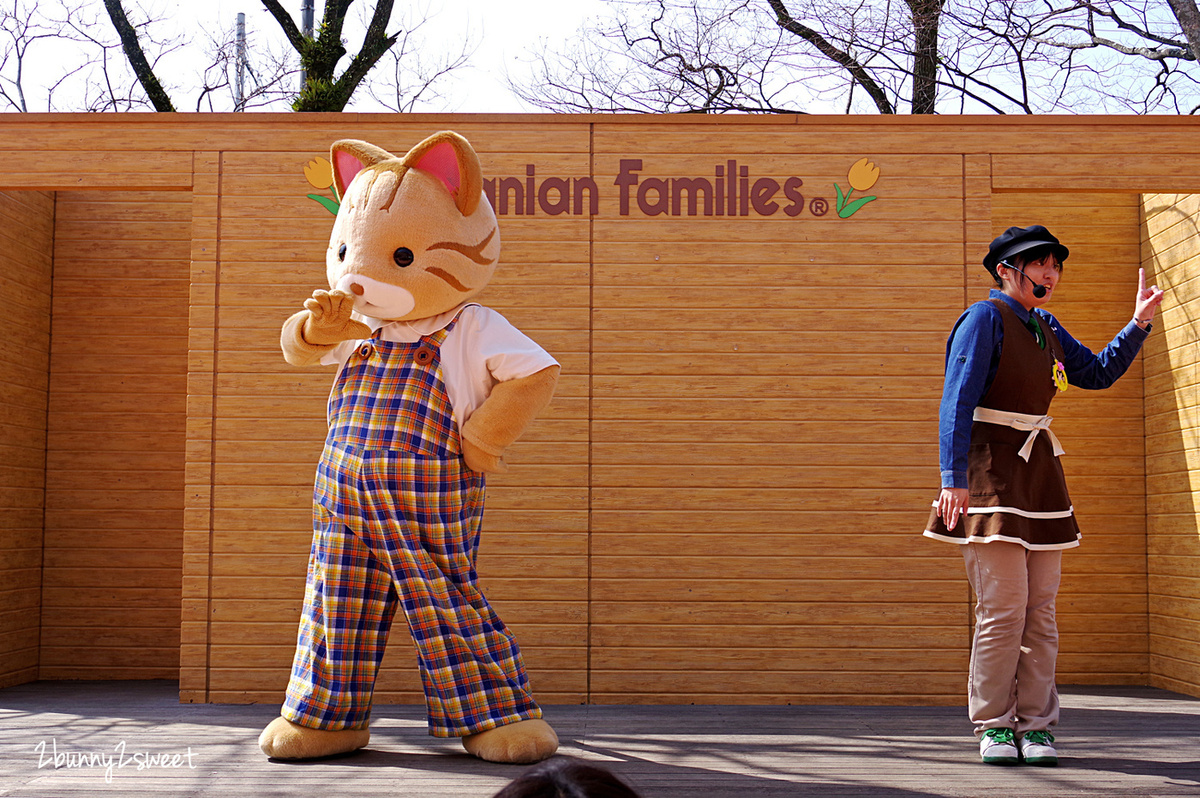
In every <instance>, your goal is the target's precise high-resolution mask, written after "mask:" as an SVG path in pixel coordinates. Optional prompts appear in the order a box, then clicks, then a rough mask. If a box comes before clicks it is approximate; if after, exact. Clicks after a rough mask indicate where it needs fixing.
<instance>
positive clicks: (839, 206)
mask: <svg viewBox="0 0 1200 798" xmlns="http://www.w3.org/2000/svg"><path fill="white" fill-rule="evenodd" d="M833 187H834V188H835V189H837V195H838V198H837V210H838V216H841V215H842V206H843V205H845V204H846V198H845V197H843V196H842V187H841V186H839V185H838V184H837V183H834V184H833ZM850 191H851V192H853V191H854V189H850Z"/></svg>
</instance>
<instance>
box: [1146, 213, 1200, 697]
mask: <svg viewBox="0 0 1200 798" xmlns="http://www.w3.org/2000/svg"><path fill="white" fill-rule="evenodd" d="M1141 243H1142V261H1143V266H1144V267H1145V269H1146V275H1147V277H1146V279H1147V282H1156V283H1157V284H1158V285H1159V286H1161V287H1162V288H1163V289H1164V291H1165V292H1166V299H1165V301H1164V304H1163V310H1162V312H1161V314H1160V320H1159V321H1156V322H1155V324H1156V327H1157V326H1158V325H1161V326H1162V328H1163V332H1162V334H1161V335H1157V336H1155V337H1154V338H1153V339H1152V341H1151V342H1150V343H1149V344H1148V346H1147V351H1146V501H1147V502H1148V504H1149V507H1150V512H1149V514H1148V519H1147V527H1148V529H1147V531H1148V535H1149V539H1148V557H1147V565H1146V569H1147V578H1148V580H1149V590H1148V593H1149V597H1148V599H1149V626H1150V628H1149V642H1150V658H1151V684H1153V685H1159V686H1163V687H1166V688H1168V689H1171V690H1177V691H1180V692H1185V693H1189V694H1192V695H1196V694H1197V693H1200V524H1198V523H1197V522H1198V520H1200V411H1198V410H1197V408H1198V407H1200V402H1197V399H1196V397H1197V395H1198V394H1200V369H1198V367H1197V364H1198V363H1200V344H1198V343H1197V341H1198V340H1200V314H1198V312H1197V304H1198V302H1200V194H1149V195H1147V196H1145V197H1144V199H1143V226H1142V239H1141Z"/></svg>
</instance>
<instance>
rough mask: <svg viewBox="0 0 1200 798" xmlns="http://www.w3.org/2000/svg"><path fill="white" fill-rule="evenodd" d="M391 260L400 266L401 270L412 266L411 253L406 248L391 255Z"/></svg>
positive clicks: (401, 248)
mask: <svg viewBox="0 0 1200 798" xmlns="http://www.w3.org/2000/svg"><path fill="white" fill-rule="evenodd" d="M392 260H394V261H396V265H397V266H400V267H401V268H403V267H405V266H412V262H413V252H412V250H411V249H409V248H408V247H400V248H399V249H398V250H396V251H395V252H393V253H392Z"/></svg>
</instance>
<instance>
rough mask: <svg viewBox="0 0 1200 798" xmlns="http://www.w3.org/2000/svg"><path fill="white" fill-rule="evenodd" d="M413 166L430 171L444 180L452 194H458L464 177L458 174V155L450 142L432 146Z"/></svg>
mask: <svg viewBox="0 0 1200 798" xmlns="http://www.w3.org/2000/svg"><path fill="white" fill-rule="evenodd" d="M413 168H415V169H420V170H421V171H422V172H429V173H430V174H431V175H433V176H434V177H436V178H437V179H438V180H441V181H442V184H443V185H444V186H446V190H447V191H449V192H450V194H451V195H452V196H458V187H459V186H460V185H461V184H462V178H461V177H460V176H459V174H458V156H457V155H456V154H455V152H454V145H452V144H450V142H448V141H443V142H441V143H440V144H435V145H433V146H432V147H430V148H429V149H428V150H426V151H425V153H424V154H423V155H422V156H421V157H420V158H419V159H418V160H417V162H416V163H415V164H413Z"/></svg>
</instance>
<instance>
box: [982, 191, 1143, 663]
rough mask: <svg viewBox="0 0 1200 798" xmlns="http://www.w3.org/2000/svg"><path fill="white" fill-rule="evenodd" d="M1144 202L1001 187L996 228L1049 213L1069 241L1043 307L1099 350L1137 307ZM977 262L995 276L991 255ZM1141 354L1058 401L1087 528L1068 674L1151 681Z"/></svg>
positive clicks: (1077, 554)
mask: <svg viewBox="0 0 1200 798" xmlns="http://www.w3.org/2000/svg"><path fill="white" fill-rule="evenodd" d="M1140 207H1141V203H1140V198H1139V196H1138V195H1136V194H1126V193H1088V192H1079V191H1071V192H1053V193H1004V194H997V195H996V196H994V197H993V199H992V224H993V230H992V232H993V235H999V234H1000V233H1001V232H1003V231H1004V229H1005V228H1007V227H1009V226H1012V225H1017V226H1020V227H1026V226H1028V225H1031V224H1042V225H1045V226H1046V227H1047V228H1049V230H1050V231H1051V232H1053V233H1054V234H1055V235H1056V236H1058V237H1059V239H1061V240H1062V242H1063V243H1064V244H1066V245H1067V247H1068V248H1069V249H1070V251H1071V254H1070V257H1069V258H1068V259H1067V262H1066V266H1065V268H1064V270H1063V280H1062V282H1061V283H1060V285H1059V287H1058V288H1056V289H1055V292H1054V294H1055V296H1054V299H1053V301H1052V302H1051V303H1050V304H1049V305H1047V306H1046V309H1047V310H1048V311H1050V312H1051V313H1053V314H1054V316H1055V317H1056V318H1057V319H1059V320H1060V321H1061V322H1062V324H1063V326H1064V327H1065V328H1066V329H1067V331H1068V332H1070V333H1071V335H1072V336H1074V337H1075V338H1076V339H1077V340H1078V341H1079V342H1080V343H1082V344H1084V345H1085V346H1087V347H1088V348H1089V349H1091V350H1092V351H1093V352H1099V351H1100V350H1101V349H1102V348H1103V347H1104V346H1105V345H1106V344H1107V343H1108V342H1109V341H1110V340H1112V337H1113V336H1114V335H1116V334H1117V332H1118V331H1120V329H1121V328H1122V327H1123V326H1125V324H1126V322H1128V321H1129V319H1130V318H1132V316H1133V307H1134V296H1135V294H1136V293H1137V270H1138V266H1139V265H1140V254H1139V253H1140V248H1139V238H1140V233H1139V230H1140V225H1139V219H1140ZM979 273H980V275H983V276H986V273H984V271H983V268H982V267H980V268H979ZM1156 334H1157V333H1156ZM1151 340H1153V337H1152V338H1151ZM1143 359H1144V355H1139V357H1138V358H1137V360H1135V361H1134V363H1133V365H1132V366H1131V367H1130V369H1129V371H1127V372H1126V373H1125V376H1124V377H1122V378H1121V379H1120V380H1119V381H1118V382H1117V383H1116V384H1115V385H1114V386H1112V387H1111V388H1108V389H1106V390H1104V391H1085V390H1083V389H1080V388H1068V389H1067V391H1066V392H1065V393H1062V394H1060V395H1059V396H1058V397H1057V398H1056V399H1055V400H1054V405H1053V407H1051V409H1050V414H1051V415H1052V416H1053V417H1054V429H1055V434H1057V435H1058V437H1059V438H1060V440H1061V441H1062V444H1063V448H1064V449H1065V450H1066V453H1065V454H1064V455H1063V456H1062V464H1063V469H1064V471H1065V472H1066V475H1067V485H1068V487H1069V489H1070V492H1071V499H1072V501H1073V503H1074V505H1075V512H1076V516H1077V517H1078V519H1079V526H1080V529H1081V531H1082V533H1083V541H1082V544H1081V545H1080V547H1079V548H1077V549H1071V550H1070V551H1067V552H1065V553H1064V554H1063V580H1062V586H1061V588H1060V589H1059V595H1058V604H1057V609H1058V625H1059V634H1060V652H1059V660H1058V678H1059V681H1060V683H1063V684H1145V683H1146V681H1147V675H1148V673H1149V648H1148V645H1149V643H1148V639H1147V617H1146V612H1147V606H1146V497H1145V483H1146V475H1145V444H1144V437H1143V419H1142V390H1143V387H1142V383H1143V376H1142V374H1143Z"/></svg>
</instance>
